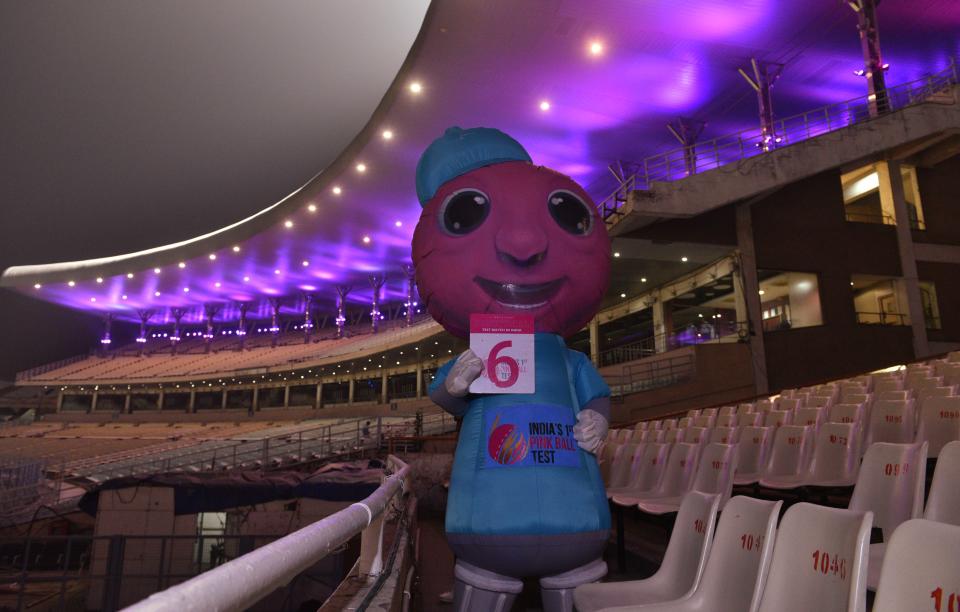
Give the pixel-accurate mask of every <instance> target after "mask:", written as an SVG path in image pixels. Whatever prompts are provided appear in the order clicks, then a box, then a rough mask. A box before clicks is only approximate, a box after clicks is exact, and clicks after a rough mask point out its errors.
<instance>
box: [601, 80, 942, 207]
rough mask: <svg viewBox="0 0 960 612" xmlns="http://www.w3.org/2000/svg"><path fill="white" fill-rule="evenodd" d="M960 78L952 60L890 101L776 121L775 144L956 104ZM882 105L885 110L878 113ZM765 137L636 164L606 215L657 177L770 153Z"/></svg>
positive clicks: (892, 92) (736, 137)
mask: <svg viewBox="0 0 960 612" xmlns="http://www.w3.org/2000/svg"><path fill="white" fill-rule="evenodd" d="M957 83H958V75H957V67H956V64H955V63H953V62H951V64H950V66H949V67H948V68H946V69H944V70H941V71H940V72H936V73H933V74H930V75H928V76H926V77H923V78H921V79H917V80H915V81H910V82H908V83H903V84H901V85H897V86H894V87H890V88H888V89H887V90H886V92H885V96H886V99H885V100H880V101H878V100H877V99H876V98H875V97H874V96H872V95H863V96H858V97H856V98H853V99H850V100H845V101H843V102H839V103H836V104H829V105H827V106H822V107H820V108H817V109H814V110H811V111H807V112H805V113H800V114H799V115H794V116H792V117H787V118H785V119H780V120H778V121H776V122H775V136H774V140H773V142H772V143H770V146H773V147H774V148H778V147H784V146H788V145H790V144H795V143H798V142H802V141H804V140H807V139H809V138H814V137H816V136H820V135H822V134H826V133H828V132H832V131H835V130H838V129H841V128H845V127H848V126H850V125H855V124H859V123H863V122H865V121H869V120H871V119H874V118H876V117H877V116H878V115H882V114H886V113H889V112H893V111H897V110H901V109H903V108H907V107H909V106H914V105H917V104H922V103H925V102H932V101H933V102H943V103H956V101H957V100H956V96H955V94H954V91H953V86H954V85H956V84H957ZM878 108H880V109H882V110H883V112H880V113H878V111H877V109H878ZM761 140H762V135H761V130H760V127H759V126H757V127H754V128H749V129H746V130H742V131H740V132H736V133H734V134H728V135H726V136H721V137H719V138H714V139H713V140H707V141H704V142H698V143H697V144H695V145H693V146H690V147H679V148H676V149H673V150H670V151H667V152H665V153H660V154H658V155H654V156H651V157H648V158H646V159H644V160H643V161H642V162H640V163H637V164H631V166H632V167H633V169H634V171H633V172H632V173H631V174H630V175H629V176H627V177H625V179H624V180H623V182H622V183H621V184H620V186H619V187H617V189H616V190H615V191H614V192H613V193H611V194H610V195H609V196H607V197H606V198H604V199H603V200H601V201H600V202H599V203H598V204H597V208H598V209H599V211H600V214H601V215H602V217H603V219H604V220H606V221H607V222H608V223H614V222H616V219H617V218H618V217H619V216H620V215H622V212H621V211H620V208H621V207H622V205H623V203H624V202H626V201H627V198H628V195H629V193H630V192H631V191H633V190H636V189H649V188H650V185H651V184H652V183H654V182H665V181H675V180H678V179H682V178H685V177H688V176H691V175H693V174H696V173H698V172H704V171H707V170H713V169H715V168H719V167H721V166H725V165H727V164H731V163H734V162H737V161H740V160H743V159H747V158H750V157H754V156H756V155H761V154H763V153H765V152H767V151H765V149H764V147H763V146H762V141H761Z"/></svg>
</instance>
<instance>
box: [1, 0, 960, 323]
mask: <svg viewBox="0 0 960 612" xmlns="http://www.w3.org/2000/svg"><path fill="white" fill-rule="evenodd" d="M411 10H421V11H425V15H426V16H425V17H424V18H423V20H422V26H421V30H420V32H419V35H418V36H417V38H416V41H415V42H413V43H412V45H411V46H409V53H408V54H407V55H406V59H405V61H404V62H403V64H402V66H400V67H399V69H398V71H397V73H396V77H395V78H394V80H393V82H392V83H391V84H390V85H389V87H387V88H386V93H385V95H384V96H383V98H382V100H381V101H380V103H379V105H378V106H377V107H376V109H375V110H374V111H373V112H372V115H371V116H370V118H369V121H368V122H367V123H366V125H365V126H364V127H363V128H362V129H360V130H359V132H358V133H357V135H356V137H355V138H354V140H353V141H352V142H351V143H350V144H349V145H348V146H347V147H346V148H345V149H344V150H343V151H342V153H341V154H340V155H339V156H338V157H337V158H336V160H335V161H334V162H333V163H331V164H330V165H329V166H327V167H326V168H324V169H323V170H322V172H321V173H320V174H317V175H316V176H315V177H313V178H312V179H310V180H309V181H307V182H306V183H305V184H304V185H303V186H301V187H300V188H298V189H296V190H294V191H293V192H292V193H290V194H289V195H287V196H286V197H283V198H281V199H280V200H279V201H277V202H276V203H274V204H272V205H271V206H269V207H267V208H265V209H263V210H262V211H260V212H259V213H257V214H255V215H253V216H250V217H248V218H246V219H242V220H239V221H235V222H234V221H233V220H230V219H225V220H224V223H225V225H224V227H222V228H221V229H217V230H214V231H211V232H209V233H207V234H205V235H202V236H198V237H196V238H193V239H190V240H185V241H182V242H179V243H176V244H169V245H164V246H159V247H156V248H149V249H146V250H142V251H138V252H134V253H126V254H120V255H115V256H110V257H102V258H97V259H89V260H83V261H72V262H62V263H50V264H42V265H21V266H14V267H11V268H8V269H7V270H5V271H4V272H3V274H2V276H0V286H5V287H11V288H15V289H16V290H19V291H22V292H24V293H27V294H30V295H33V296H35V297H37V298H40V299H43V300H47V301H51V302H55V303H58V304H62V305H66V306H69V307H72V308H77V309H82V310H86V311H90V312H97V313H104V314H106V313H109V314H112V315H113V316H114V317H116V318H120V319H127V320H134V321H136V320H139V317H140V315H139V314H138V312H140V313H142V312H146V311H151V312H153V315H154V316H155V317H158V318H164V319H169V318H170V309H185V310H187V311H188V312H187V313H186V319H185V320H199V319H200V318H202V317H203V308H204V307H207V306H217V307H218V311H217V315H216V316H217V318H218V320H235V319H236V318H238V316H239V314H238V311H239V307H238V304H240V303H246V304H252V305H253V306H254V310H257V309H259V314H260V315H261V318H262V316H263V315H264V314H265V313H266V311H267V310H268V307H267V306H265V304H268V303H269V301H270V300H271V299H280V298H282V299H284V300H285V304H286V305H288V306H289V305H290V300H292V299H293V298H296V299H298V300H300V302H298V306H297V308H302V299H303V298H302V296H303V295H304V294H310V295H312V296H314V298H315V300H316V302H315V303H316V304H318V305H321V306H323V305H329V303H331V302H333V301H334V299H335V298H336V291H335V287H336V286H352V288H353V289H352V291H351V292H350V294H349V297H348V299H349V300H350V301H351V302H354V303H357V304H360V303H362V304H369V303H370V301H371V299H372V295H373V291H374V289H373V288H372V287H371V284H370V282H369V277H370V276H371V275H381V276H386V277H387V282H386V285H385V286H384V288H383V290H382V292H381V294H380V297H381V300H382V301H384V302H388V301H391V300H392V301H402V300H403V299H405V298H406V296H407V288H406V286H405V282H406V278H407V277H406V274H404V273H403V272H402V268H401V267H402V266H404V265H406V264H409V262H410V237H411V233H412V230H413V228H414V226H415V225H416V223H417V222H418V218H419V216H420V206H419V205H418V203H417V201H416V196H415V191H414V185H413V182H414V181H413V176H414V166H415V164H416V160H417V158H418V156H419V154H420V152H421V151H422V150H423V149H424V147H425V146H426V144H427V143H429V142H430V141H431V140H432V139H433V138H435V137H437V136H438V135H439V134H441V133H442V132H443V130H444V129H445V128H446V127H448V126H451V125H463V126H472V125H490V126H496V127H498V128H500V129H503V130H505V131H507V132H509V133H511V134H512V135H514V136H515V137H517V138H518V139H519V140H520V141H521V142H523V143H524V145H525V146H526V147H527V149H528V150H529V151H530V152H531V155H532V157H533V159H534V161H535V162H536V163H538V164H543V165H547V166H549V167H552V168H555V169H557V170H559V171H561V172H564V173H567V174H569V175H571V176H572V177H574V178H575V179H576V180H578V181H580V182H581V183H583V184H584V185H585V186H587V188H588V190H589V191H591V193H592V194H593V195H594V196H595V198H596V199H597V200H598V201H599V200H601V199H603V198H604V197H605V196H606V195H607V194H609V193H610V192H611V191H613V189H614V187H615V186H616V181H615V180H614V179H613V177H612V176H611V174H610V170H609V169H610V168H614V169H617V168H618V170H616V171H617V172H621V173H629V172H632V171H635V170H636V168H635V167H634V166H631V164H629V163H627V162H625V161H623V162H622V161H618V160H640V159H643V158H644V156H647V155H651V154H653V153H656V152H657V151H660V150H663V149H665V148H668V147H669V146H670V145H671V144H673V145H674V146H675V144H676V143H675V142H672V139H673V136H671V135H670V132H668V131H667V130H665V129H663V126H664V124H665V123H668V122H671V121H674V120H675V119H676V118H677V117H678V116H688V117H689V116H695V117H697V118H698V119H701V120H706V121H707V128H706V129H705V130H704V132H703V134H702V136H701V137H702V139H709V138H714V137H717V136H720V135H723V134H727V133H732V132H735V131H737V130H741V129H745V128H748V127H751V126H754V125H756V124H757V121H758V120H757V113H756V109H755V105H754V103H753V100H752V98H751V96H752V95H753V94H752V90H751V89H750V88H749V86H748V85H747V83H745V82H744V80H743V78H742V77H741V75H740V74H738V68H747V67H749V66H750V60H751V58H758V59H760V60H764V61H768V62H779V63H783V64H784V65H785V67H784V69H783V72H782V76H781V77H780V78H779V80H778V81H777V86H776V95H775V100H774V104H775V108H776V111H777V116H787V115H791V114H794V113H796V112H798V111H804V110H808V109H811V108H817V107H818V106H822V105H825V104H829V103H835V102H838V101H841V100H845V99H850V98H854V97H857V96H861V95H863V94H864V93H865V92H866V85H865V82H864V78H863V77H862V76H859V75H857V74H854V73H855V71H856V70H857V69H859V68H860V67H862V66H863V58H862V55H861V46H860V42H859V40H858V36H857V32H856V16H855V15H854V13H853V11H851V10H850V8H849V7H848V6H847V5H846V4H843V3H830V2H820V3H813V4H811V3H809V2H806V1H805V0H789V1H783V2H772V1H770V0H759V1H755V2H749V3H743V2H738V1H734V0H695V1H692V2H686V3H683V5H682V7H678V5H677V3H676V2H672V1H671V0H655V1H652V2H643V3H628V4H626V5H625V4H624V3H621V2H614V1H612V0H605V1H602V2H589V3H562V4H561V3H558V4H556V5H552V4H545V3H534V4H530V5H527V4H517V3H500V4H490V3H482V4H477V3H473V2H468V1H467V0H455V1H450V2H442V3H441V2H434V3H432V4H431V6H430V8H429V10H426V9H424V3H417V7H414V8H411ZM958 15H960V8H958V7H957V6H955V5H953V4H950V3H944V2H939V1H938V0H917V1H915V2H910V3H894V4H891V5H890V6H887V5H886V4H884V5H883V7H882V8H881V9H880V19H881V20H882V22H883V25H884V51H885V54H886V58H887V59H888V60H889V64H890V65H889V73H888V75H887V78H888V81H889V82H891V83H899V82H905V81H909V80H912V79H916V78H918V77H920V76H921V75H922V74H923V73H926V72H931V71H938V70H943V69H944V68H946V66H947V64H948V62H949V56H950V53H952V52H954V51H955V49H954V48H953V47H952V45H955V36H954V33H953V31H952V29H951V28H953V27H955V24H956V22H957V18H958ZM411 39H412V35H411ZM314 42H315V43H316V44H317V45H318V51H317V52H318V54H321V55H323V54H324V53H326V54H328V55H329V54H335V53H338V52H342V51H343V50H340V49H324V48H323V45H324V44H325V41H324V40H322V39H320V40H317V41H314ZM404 51H406V49H405V50H404ZM401 56H402V52H401V53H400V54H398V55H397V57H401ZM518 58H522V61H518ZM351 61H352V59H351ZM212 86H213V85H212ZM322 118H323V117H322V116H321V119H322ZM328 119H329V120H331V121H335V120H336V119H335V118H334V117H328ZM748 144H750V146H752V145H755V144H757V143H748ZM621 176H623V174H621ZM51 180H56V178H55V177H51ZM140 231H143V232H144V233H146V231H145V230H143V229H141V230H140ZM615 247H616V245H615ZM398 279H399V280H398ZM613 290H614V291H616V292H618V293H619V291H621V289H620V288H618V287H614V288H613Z"/></svg>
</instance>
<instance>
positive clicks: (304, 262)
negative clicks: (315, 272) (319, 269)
mask: <svg viewBox="0 0 960 612" xmlns="http://www.w3.org/2000/svg"><path fill="white" fill-rule="evenodd" d="M300 263H302V264H303V267H304V268H306V267H307V266H309V265H310V262H309V261H307V260H306V259H304V260H303V261H302V262H300Z"/></svg>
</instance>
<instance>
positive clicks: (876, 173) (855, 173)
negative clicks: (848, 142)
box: [840, 163, 926, 230]
mask: <svg viewBox="0 0 960 612" xmlns="http://www.w3.org/2000/svg"><path fill="white" fill-rule="evenodd" d="M900 176H901V178H902V179H903V197H904V201H905V202H906V205H907V215H908V216H909V218H910V227H911V228H913V229H921V230H922V229H925V228H926V224H925V222H924V218H923V206H922V205H921V203H920V187H919V184H918V182H917V169H916V168H915V167H913V166H908V165H901V166H900ZM840 184H841V185H842V187H843V204H844V212H845V215H846V219H847V221H853V222H856V223H879V224H883V225H895V224H896V218H897V216H896V213H895V211H894V204H893V196H892V194H893V191H892V189H891V187H890V175H889V167H888V166H887V164H886V163H876V164H870V165H868V166H863V167H862V168H857V169H856V170H852V171H850V172H847V173H845V174H842V175H841V176H840Z"/></svg>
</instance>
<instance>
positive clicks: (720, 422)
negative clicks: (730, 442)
mask: <svg viewBox="0 0 960 612" xmlns="http://www.w3.org/2000/svg"><path fill="white" fill-rule="evenodd" d="M736 426H737V415H735V414H723V415H720V416H718V417H717V422H716V423H714V427H736Z"/></svg>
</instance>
